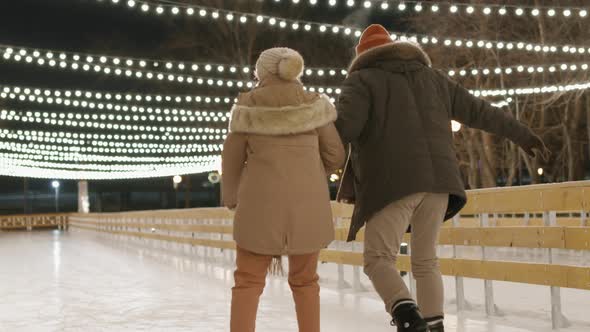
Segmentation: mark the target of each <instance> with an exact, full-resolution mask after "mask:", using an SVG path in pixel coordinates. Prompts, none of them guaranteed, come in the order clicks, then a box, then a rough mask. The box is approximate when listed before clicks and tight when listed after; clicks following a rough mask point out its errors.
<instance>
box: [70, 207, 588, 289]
mask: <svg viewBox="0 0 590 332" xmlns="http://www.w3.org/2000/svg"><path fill="white" fill-rule="evenodd" d="M85 219H88V218H87V217H83V218H80V217H72V221H70V223H71V226H73V227H76V228H81V229H86V230H93V231H100V232H106V233H109V234H114V235H123V236H129V237H137V238H143V239H151V240H159V241H169V242H177V243H183V244H190V245H195V246H207V247H212V248H217V249H235V242H234V241H222V240H211V239H199V238H192V237H182V236H174V235H166V234H156V233H144V232H140V231H125V230H117V228H119V227H124V226H121V225H123V224H119V223H109V222H91V221H83V220H85ZM130 225H133V226H134V227H136V226H141V227H142V228H145V229H151V228H154V226H156V225H154V224H141V223H130ZM90 226H94V227H90ZM169 226H173V225H169ZM183 226H184V225H183ZM194 226H206V225H194ZM190 228H191V229H193V227H190ZM196 228H197V229H200V228H201V227H196ZM169 229H176V228H169ZM203 229H209V230H211V229H217V230H224V231H225V230H227V227H223V228H220V227H215V228H210V227H207V228H203ZM589 237H590V233H589ZM320 260H321V261H322V262H329V263H336V264H343V265H353V266H362V265H363V255H362V253H361V252H349V251H338V250H330V249H326V250H323V251H322V253H321V255H320ZM397 265H398V268H399V269H400V271H410V270H411V263H410V256H408V255H400V256H399V258H398V262H397ZM440 265H441V272H442V273H443V274H444V275H448V276H462V277H469V278H475V279H489V280H497V281H511V282H520V283H527V284H534V285H544V286H559V287H567V288H576V289H584V290H590V268H586V267H575V266H567V265H554V264H536V263H519V262H505V261H484V260H471V259H453V258H441V259H440Z"/></svg>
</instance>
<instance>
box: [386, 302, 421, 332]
mask: <svg viewBox="0 0 590 332" xmlns="http://www.w3.org/2000/svg"><path fill="white" fill-rule="evenodd" d="M392 316H393V320H392V321H391V325H392V326H397V332H428V323H426V321H425V320H424V318H422V315H421V314H420V311H419V310H418V306H416V303H414V301H413V300H400V301H398V302H397V303H396V304H395V305H394V306H393V312H392Z"/></svg>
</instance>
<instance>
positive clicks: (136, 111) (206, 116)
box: [0, 86, 229, 123]
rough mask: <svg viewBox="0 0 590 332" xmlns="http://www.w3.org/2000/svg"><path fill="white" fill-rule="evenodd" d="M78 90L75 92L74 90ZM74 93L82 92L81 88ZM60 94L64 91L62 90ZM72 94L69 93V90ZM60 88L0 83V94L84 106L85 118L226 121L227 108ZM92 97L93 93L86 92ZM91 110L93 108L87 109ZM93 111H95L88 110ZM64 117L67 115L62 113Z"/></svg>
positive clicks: (73, 106) (17, 98) (3, 96)
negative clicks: (164, 104) (101, 96)
mask: <svg viewBox="0 0 590 332" xmlns="http://www.w3.org/2000/svg"><path fill="white" fill-rule="evenodd" d="M76 92H77V93H76ZM76 92H74V93H73V94H74V95H79V96H81V97H82V96H85V95H84V94H82V93H81V92H80V91H76ZM63 95H66V94H65V93H64V94H63ZM68 95H72V93H68ZM61 96H62V93H61V91H59V90H50V89H46V90H44V91H41V89H31V88H24V89H23V88H20V87H8V86H5V87H2V86H0V98H2V99H8V100H15V101H19V102H30V103H38V104H43V105H57V106H59V107H68V108H69V107H72V108H83V109H85V110H86V113H85V118H92V119H94V120H98V119H100V120H107V119H108V120H115V119H117V120H119V121H122V120H125V121H158V122H162V121H165V122H183V123H185V122H187V121H189V122H195V121H198V122H225V121H228V120H229V118H228V117H227V112H226V111H223V112H221V111H218V112H212V111H199V110H186V109H176V108H172V109H170V108H160V107H157V106H140V105H130V104H119V103H102V102H95V101H93V100H89V99H69V98H62V97H61ZM89 96H90V97H92V94H89ZM89 111H93V112H89ZM97 111H116V112H124V113H133V114H132V115H120V114H118V115H115V114H105V113H102V114H96V112H97ZM91 113H94V114H91ZM71 114H75V113H71ZM51 116H52V117H55V118H60V116H62V115H60V113H53V114H51ZM63 116H64V118H65V117H66V116H67V115H63Z"/></svg>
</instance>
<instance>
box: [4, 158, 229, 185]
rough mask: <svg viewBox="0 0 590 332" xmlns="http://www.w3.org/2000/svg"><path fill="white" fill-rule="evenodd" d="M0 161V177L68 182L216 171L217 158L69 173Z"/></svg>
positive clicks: (69, 171)
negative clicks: (150, 167) (178, 164)
mask: <svg viewBox="0 0 590 332" xmlns="http://www.w3.org/2000/svg"><path fill="white" fill-rule="evenodd" d="M9 161H10V160H6V159H0V165H1V166H2V167H0V175H1V176H11V177H28V178H39V179H64V180H65V179H70V180H115V179H141V178H158V177H169V176H174V175H178V174H181V175H182V174H196V173H204V172H210V171H214V170H216V169H217V165H218V161H217V158H216V159H215V160H213V161H209V162H205V163H193V164H190V165H188V166H184V167H156V169H154V170H145V171H124V172H121V171H112V172H108V171H71V170H60V169H47V168H44V167H41V166H34V167H29V166H22V165H15V164H14V163H11V162H9Z"/></svg>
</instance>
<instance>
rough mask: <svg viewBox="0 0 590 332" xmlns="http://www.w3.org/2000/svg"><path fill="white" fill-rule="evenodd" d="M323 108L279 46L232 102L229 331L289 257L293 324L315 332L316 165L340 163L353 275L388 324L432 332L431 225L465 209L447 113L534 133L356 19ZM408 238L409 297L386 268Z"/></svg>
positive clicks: (525, 140) (502, 132) (320, 181)
mask: <svg viewBox="0 0 590 332" xmlns="http://www.w3.org/2000/svg"><path fill="white" fill-rule="evenodd" d="M356 54H357V55H356V58H355V59H354V60H353V61H352V64H351V66H350V68H349V75H348V77H347V78H346V80H345V82H344V85H343V87H342V93H341V95H340V97H339V100H338V102H337V104H336V107H334V106H333V105H332V104H331V103H330V101H329V99H328V97H326V96H324V95H319V94H317V93H311V92H307V91H305V90H304V89H303V85H302V83H301V82H300V77H301V75H302V73H303V70H304V61H303V58H302V57H301V55H300V54H299V53H297V52H296V51H294V50H292V49H288V48H273V49H269V50H266V51H264V52H263V53H262V54H261V55H260V58H259V59H258V61H257V63H256V75H257V78H258V80H259V82H258V85H257V87H256V88H255V89H253V90H252V91H250V92H248V93H244V94H241V95H240V96H239V98H238V102H237V103H236V105H235V106H234V107H233V110H232V116H231V123H230V133H229V135H228V137H227V140H226V142H225V146H224V150H223V186H222V188H223V202H224V204H225V206H227V207H228V208H230V209H235V210H236V214H235V221H234V238H235V241H236V243H237V246H238V249H237V259H236V264H237V269H236V271H235V287H233V289H232V306H231V331H232V332H251V331H254V330H255V322H256V313H257V309H258V302H259V297H260V295H261V294H262V292H263V289H264V286H265V279H266V276H267V272H268V271H269V270H273V269H276V268H279V266H278V265H279V264H280V260H279V257H280V256H281V255H288V256H289V272H288V281H289V285H290V286H291V290H292V292H293V298H294V300H295V307H296V312H297V321H298V324H299V331H301V332H318V331H320V296H319V290H320V287H319V284H318V279H319V277H318V274H317V265H318V256H319V251H320V250H321V249H323V248H325V247H326V246H328V245H329V244H330V242H332V241H333V240H334V228H333V223H332V214H331V208H330V196H329V192H328V185H327V181H326V177H327V174H330V173H331V172H334V171H335V170H337V169H339V168H341V167H342V166H343V164H344V160H345V149H344V145H348V144H350V146H351V150H350V153H349V161H348V163H347V167H346V171H345V176H344V178H343V183H342V185H341V189H340V192H339V200H341V201H347V202H350V203H355V209H354V214H353V217H352V222H351V226H350V233H349V236H348V240H349V241H352V240H354V239H355V236H356V234H357V232H358V231H359V230H360V229H361V227H363V226H364V225H365V224H366V227H365V240H364V271H365V273H366V274H367V275H368V277H369V278H370V279H371V281H372V283H373V285H374V287H375V290H376V291H377V293H379V295H380V296H381V298H382V299H383V301H384V303H385V308H386V310H387V312H388V313H390V314H391V315H392V317H393V321H392V324H393V325H396V326H397V330H398V331H406V332H410V331H420V332H427V331H431V332H441V331H443V330H444V328H443V317H444V311H443V304H444V295H443V282H442V277H441V274H440V271H439V264H438V259H437V256H436V246H437V239H438V235H439V230H440V227H441V225H442V222H443V220H447V219H449V218H451V217H453V216H454V215H455V214H456V213H458V212H459V210H461V208H462V207H463V206H464V205H465V202H466V195H465V191H464V184H463V182H462V180H461V175H460V172H459V167H458V164H457V158H456V154H455V150H454V147H453V135H452V132H451V120H456V121H458V122H461V123H464V124H466V125H468V126H469V127H472V128H479V129H483V130H486V131H488V132H491V133H493V134H496V135H499V136H503V137H507V138H509V139H510V140H512V141H513V142H514V143H516V144H518V145H520V146H521V147H522V148H523V149H524V150H525V151H526V152H527V153H529V154H531V155H534V154H535V152H537V151H539V152H543V153H545V152H546V148H545V145H544V144H543V141H542V140H541V139H540V138H539V137H538V136H536V135H535V134H534V133H533V132H532V131H531V130H530V129H529V128H527V127H526V126H524V125H523V124H521V123H520V122H518V121H517V120H515V119H514V118H513V117H512V116H511V115H510V113H509V112H507V111H504V110H500V109H497V108H494V107H492V106H491V105H490V104H489V103H488V102H486V101H483V100H480V99H478V98H475V97H474V96H472V95H471V94H470V93H469V92H468V91H467V90H465V89H464V88H463V87H461V86H459V85H458V84H456V83H455V82H453V81H451V80H449V79H448V78H447V77H446V76H445V75H444V74H442V73H440V72H439V71H437V70H435V69H433V68H431V61H430V58H429V56H428V55H427V54H426V53H425V52H424V51H423V50H422V49H421V48H420V46H418V45H416V44H414V43H410V42H399V41H396V42H393V41H392V40H391V38H390V35H389V33H388V32H387V30H385V28H383V27H382V26H379V25H372V26H370V27H368V28H367V29H366V30H365V32H364V33H363V35H362V36H361V38H360V42H359V44H358V46H357V47H356ZM408 226H411V234H412V239H411V241H412V242H411V243H412V250H411V261H412V272H413V276H414V278H415V279H416V283H417V302H416V301H415V300H414V299H412V296H411V295H410V292H409V291H408V288H407V287H406V285H405V284H404V282H403V280H402V279H401V277H400V273H399V272H398V270H397V269H396V265H395V264H396V256H397V254H398V251H399V248H400V243H401V241H402V237H403V235H404V233H406V230H408Z"/></svg>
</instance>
